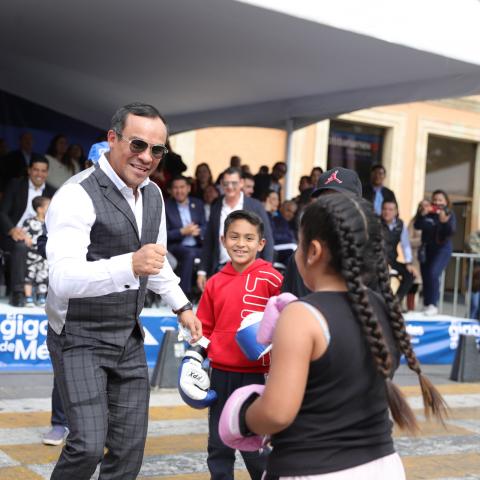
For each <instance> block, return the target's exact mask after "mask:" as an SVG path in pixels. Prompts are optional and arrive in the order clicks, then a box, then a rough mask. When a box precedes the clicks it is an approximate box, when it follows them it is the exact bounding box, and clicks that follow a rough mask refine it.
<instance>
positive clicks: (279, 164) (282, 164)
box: [272, 162, 287, 170]
mask: <svg viewBox="0 0 480 480" xmlns="http://www.w3.org/2000/svg"><path fill="white" fill-rule="evenodd" d="M277 167H285V169H286V168H287V164H286V163H285V162H276V163H275V165H274V166H273V167H272V170H275V169H276V168H277Z"/></svg>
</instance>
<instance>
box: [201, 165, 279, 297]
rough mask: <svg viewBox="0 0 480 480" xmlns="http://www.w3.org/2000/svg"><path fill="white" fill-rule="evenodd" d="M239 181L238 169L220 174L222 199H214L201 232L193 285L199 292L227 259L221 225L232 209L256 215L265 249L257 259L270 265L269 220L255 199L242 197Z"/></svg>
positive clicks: (270, 237)
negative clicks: (200, 252) (200, 253)
mask: <svg viewBox="0 0 480 480" xmlns="http://www.w3.org/2000/svg"><path fill="white" fill-rule="evenodd" d="M242 188H243V179H242V173H241V171H240V169H238V168H235V167H229V168H227V169H226V170H225V171H224V172H223V177H222V189H223V193H224V194H223V196H222V197H220V198H218V199H217V200H216V201H215V202H214V203H213V204H212V207H211V209H210V218H209V219H208V223H207V227H206V229H205V239H204V242H203V249H202V257H201V264H200V269H199V270H198V273H197V285H198V287H199V288H200V290H202V291H203V289H204V288H205V284H206V282H207V277H210V276H212V275H213V274H214V273H216V272H218V271H219V270H220V269H221V268H222V267H223V266H224V265H225V263H226V262H228V261H229V260H230V257H229V256H228V253H227V251H226V250H225V248H224V246H223V245H222V243H221V241H220V237H221V236H222V235H223V224H224V222H225V218H227V216H228V214H229V213H231V212H233V211H235V210H242V209H243V210H248V211H249V212H254V213H256V214H257V215H258V216H259V217H260V218H261V219H262V221H263V226H264V228H265V232H264V236H265V240H266V243H265V247H264V249H263V250H262V251H261V252H260V257H261V258H263V259H264V260H266V261H267V262H273V253H274V252H273V245H274V243H273V235H272V229H271V227H270V220H269V219H268V216H267V212H265V208H264V207H263V205H262V204H261V203H260V202H259V201H258V200H256V199H254V198H250V197H247V196H245V195H244V193H243V191H242Z"/></svg>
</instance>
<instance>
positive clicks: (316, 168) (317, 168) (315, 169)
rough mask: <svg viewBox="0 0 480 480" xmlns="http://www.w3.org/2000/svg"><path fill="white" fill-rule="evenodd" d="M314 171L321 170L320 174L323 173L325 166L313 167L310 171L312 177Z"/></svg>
mask: <svg viewBox="0 0 480 480" xmlns="http://www.w3.org/2000/svg"><path fill="white" fill-rule="evenodd" d="M313 172H320V175H321V174H322V173H323V168H322V167H313V168H312V170H311V171H310V176H309V177H308V178H310V177H311V176H312V175H313Z"/></svg>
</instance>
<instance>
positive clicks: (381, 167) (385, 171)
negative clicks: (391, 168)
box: [370, 163, 387, 173]
mask: <svg viewBox="0 0 480 480" xmlns="http://www.w3.org/2000/svg"><path fill="white" fill-rule="evenodd" d="M379 169H381V170H383V173H387V170H386V169H385V167H384V166H383V165H381V164H380V163H376V164H375V165H372V167H371V168H370V173H371V172H374V171H375V170H379Z"/></svg>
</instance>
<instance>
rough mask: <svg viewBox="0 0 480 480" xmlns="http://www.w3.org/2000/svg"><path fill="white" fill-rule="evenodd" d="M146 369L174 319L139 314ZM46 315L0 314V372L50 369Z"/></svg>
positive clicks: (175, 324) (174, 322)
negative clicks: (142, 330)
mask: <svg viewBox="0 0 480 480" xmlns="http://www.w3.org/2000/svg"><path fill="white" fill-rule="evenodd" d="M140 318H141V320H142V324H143V326H144V331H145V354H146V357H147V363H148V366H149V367H151V368H153V367H154V366H155V362H156V361H157V356H158V352H159V349H160V345H161V344H162V341H163V335H164V333H165V332H166V331H167V330H176V329H177V317H172V316H149V315H141V316H140ZM47 327H48V320H47V317H46V315H45V313H38V314H35V313H13V312H12V313H10V312H9V313H6V314H4V313H3V314H2V313H0V370H2V371H12V370H51V368H52V365H51V363H50V357H49V354H48V350H47V344H46V338H47Z"/></svg>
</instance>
